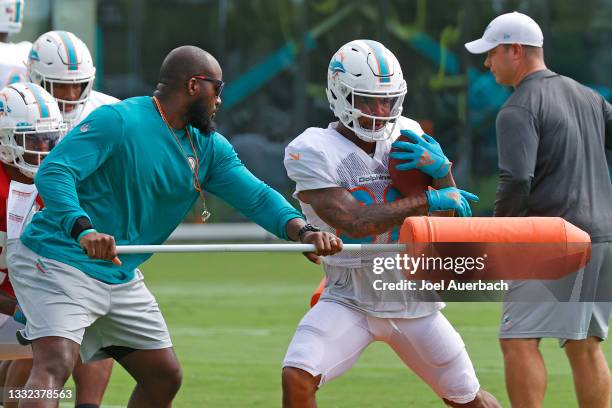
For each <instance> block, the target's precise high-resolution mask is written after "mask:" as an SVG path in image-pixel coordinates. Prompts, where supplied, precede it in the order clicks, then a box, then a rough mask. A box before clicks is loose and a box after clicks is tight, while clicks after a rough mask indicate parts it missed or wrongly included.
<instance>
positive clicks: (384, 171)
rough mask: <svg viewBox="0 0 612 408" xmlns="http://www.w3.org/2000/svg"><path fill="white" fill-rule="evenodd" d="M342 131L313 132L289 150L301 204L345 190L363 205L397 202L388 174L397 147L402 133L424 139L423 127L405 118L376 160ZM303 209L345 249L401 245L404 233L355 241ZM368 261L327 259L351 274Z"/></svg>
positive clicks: (378, 148) (288, 164)
mask: <svg viewBox="0 0 612 408" xmlns="http://www.w3.org/2000/svg"><path fill="white" fill-rule="evenodd" d="M336 125H337V122H333V123H330V124H329V126H328V127H327V128H326V129H322V128H308V129H306V130H305V131H304V132H303V133H302V134H301V135H299V136H298V137H297V138H295V139H294V140H293V141H292V142H291V143H289V145H288V146H287V148H286V149H285V160H284V162H285V168H286V169H287V174H288V175H289V178H290V179H291V180H293V181H294V182H295V193H294V197H295V198H298V197H297V193H299V192H300V191H305V190H315V189H321V188H330V187H341V188H344V189H346V190H348V191H350V192H351V194H352V195H353V196H354V197H355V198H356V199H357V201H359V202H361V203H363V205H373V204H382V203H388V202H392V201H395V200H397V199H398V198H399V197H400V194H399V192H398V191H397V190H396V189H394V188H393V187H391V176H390V175H389V169H388V162H389V151H390V150H391V143H393V141H394V140H395V139H397V137H398V136H399V134H400V129H410V130H412V131H413V132H415V133H416V134H418V135H422V134H423V130H422V129H421V126H420V125H419V124H418V123H417V122H416V121H414V120H412V119H408V118H406V117H400V118H399V119H398V123H397V126H395V130H394V132H393V134H392V136H391V138H389V139H387V140H384V141H379V142H376V150H375V152H374V155H373V157H371V156H370V155H368V154H367V153H366V152H364V151H363V150H362V149H361V148H359V147H358V146H357V145H355V144H354V143H353V142H351V141H350V140H348V139H347V138H345V137H344V136H342V135H341V134H340V133H338V132H337V131H336ZM388 126H391V125H388ZM300 205H301V207H302V212H303V213H304V215H306V219H307V220H308V222H309V223H311V224H313V225H316V226H317V227H319V228H321V230H323V231H329V232H331V233H333V234H336V235H338V236H340V237H341V238H342V240H343V242H344V243H347V244H349V243H376V244H386V243H392V242H396V241H397V239H398V234H399V228H397V229H394V230H392V231H389V232H385V233H384V234H380V235H377V236H371V237H367V238H361V239H359V240H357V239H352V238H350V237H348V236H347V235H346V234H343V232H342V231H338V230H336V229H335V228H333V227H331V226H330V225H328V224H326V223H325V222H324V221H323V220H322V219H321V218H320V217H319V216H318V215H317V214H316V213H315V212H314V210H313V209H312V206H310V205H309V204H306V203H303V202H301V201H300ZM364 255H365V254H364ZM362 261H363V256H360V255H359V254H351V253H342V252H340V253H338V254H336V255H333V256H327V257H324V259H323V262H325V263H326V264H329V265H335V266H344V267H349V268H357V267H360V266H362Z"/></svg>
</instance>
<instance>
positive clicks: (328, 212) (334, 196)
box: [299, 187, 429, 238]
mask: <svg viewBox="0 0 612 408" xmlns="http://www.w3.org/2000/svg"><path fill="white" fill-rule="evenodd" d="M299 198H300V200H302V201H303V202H305V203H307V204H310V205H311V206H312V208H313V209H314V211H315V212H316V213H317V215H318V216H319V217H321V219H322V220H323V221H325V222H326V223H327V224H329V225H331V226H332V227H334V228H337V229H339V230H340V231H342V232H344V233H345V234H347V235H349V236H350V237H353V238H362V237H366V236H368V235H378V234H382V233H385V232H387V231H389V230H391V229H392V228H394V227H396V226H398V225H401V224H402V223H403V222H404V219H405V218H406V217H410V216H413V215H427V211H428V208H429V205H428V202H427V198H426V197H425V194H419V195H418V196H414V197H408V198H401V199H399V200H397V201H393V202H391V203H384V204H373V205H369V206H364V205H362V204H361V203H360V202H359V201H357V200H356V199H355V198H354V197H353V196H352V195H351V193H349V192H348V191H347V190H345V189H343V188H339V187H334V188H323V189H318V190H308V191H302V192H300V193H299Z"/></svg>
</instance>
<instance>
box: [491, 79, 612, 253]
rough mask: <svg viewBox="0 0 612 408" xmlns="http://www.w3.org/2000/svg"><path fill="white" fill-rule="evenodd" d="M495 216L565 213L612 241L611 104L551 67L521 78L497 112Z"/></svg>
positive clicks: (593, 236)
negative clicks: (498, 171)
mask: <svg viewBox="0 0 612 408" xmlns="http://www.w3.org/2000/svg"><path fill="white" fill-rule="evenodd" d="M496 127H497V148H498V155H499V169H500V175H499V185H498V189H497V196H496V200H495V216H498V217H520V216H557V217H563V218H564V219H565V220H567V221H569V222H571V223H572V224H574V225H576V226H577V227H579V228H581V229H583V230H584V231H586V232H588V233H589V235H591V240H592V241H593V242H608V241H612V184H611V183H610V174H609V173H608V167H607V164H606V155H605V147H608V148H610V147H612V106H611V105H610V104H609V103H608V102H606V101H605V99H604V98H603V97H602V96H600V95H599V94H597V93H596V92H594V91H593V90H591V89H590V88H587V87H585V86H583V85H581V84H579V83H578V82H576V81H574V80H573V79H570V78H567V77H564V76H562V75H559V74H556V73H554V72H552V71H550V70H542V71H537V72H534V73H532V74H530V75H528V76H527V77H525V78H524V79H523V81H522V82H521V83H520V84H519V85H518V87H517V88H516V90H515V92H514V93H513V94H512V96H510V98H509V99H508V100H507V101H506V103H505V104H504V106H503V107H502V109H501V110H500V112H499V114H498V115H497V123H496Z"/></svg>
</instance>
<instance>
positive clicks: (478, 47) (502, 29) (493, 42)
mask: <svg viewBox="0 0 612 408" xmlns="http://www.w3.org/2000/svg"><path fill="white" fill-rule="evenodd" d="M499 44H523V45H531V46H534V47H541V46H542V45H543V44H544V35H543V34H542V30H541V29H540V26H539V25H538V23H536V22H535V21H533V19H532V18H531V17H529V16H527V15H525V14H522V13H519V12H516V11H515V12H513V13H507V14H502V15H501V16H498V17H496V18H495V19H493V21H491V22H490V23H489V25H488V26H487V28H486V29H485V32H484V34H483V35H482V38H479V39H478V40H475V41H472V42H469V43H466V44H465V48H467V50H468V51H469V52H471V53H472V54H483V53H485V52H489V51H490V50H492V49H493V48H495V47H497V46H498V45H499Z"/></svg>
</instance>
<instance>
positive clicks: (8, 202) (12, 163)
mask: <svg viewBox="0 0 612 408" xmlns="http://www.w3.org/2000/svg"><path fill="white" fill-rule="evenodd" d="M65 130H66V125H65V124H64V123H63V121H62V116H61V114H60V111H59V108H58V106H57V103H56V102H55V100H54V99H53V97H52V96H51V95H49V94H48V93H47V92H46V91H45V90H44V89H42V88H41V87H39V86H38V85H35V84H32V83H23V82H19V83H14V84H11V85H9V86H7V87H5V88H4V89H2V90H0V162H1V163H0V249H1V251H0V282H1V283H0V312H1V313H2V314H0V322H2V323H1V325H0V358H2V359H5V360H14V361H12V362H11V363H10V365H9V366H8V372H7V376H6V380H5V383H4V387H5V389H9V388H15V387H22V386H23V385H24V384H25V382H26V381H27V379H28V375H29V372H30V369H31V367H32V360H31V359H32V350H31V348H30V346H22V345H20V344H19V343H17V338H16V336H15V333H16V331H17V330H20V329H23V328H24V326H23V324H22V323H25V318H24V317H23V315H22V314H21V312H20V310H19V308H18V307H16V304H17V301H16V299H15V293H14V292H13V288H12V285H11V283H10V280H9V277H8V275H7V274H8V270H7V267H6V241H7V239H17V238H18V237H19V235H20V234H21V231H22V230H23V227H24V225H26V224H27V223H28V222H29V220H30V218H31V217H32V215H33V213H34V212H36V211H38V210H39V209H40V208H41V207H42V202H41V200H40V198H39V197H38V194H37V192H36V187H35V186H34V184H33V182H34V181H33V178H34V175H35V174H36V171H37V169H38V166H39V164H40V162H41V161H42V159H43V158H44V156H46V155H47V154H48V152H49V151H50V150H51V149H52V148H53V147H54V146H55V144H56V143H57V142H58V141H59V140H60V137H61V136H62V134H63V133H64V132H65ZM11 307H12V308H11ZM13 314H14V317H15V320H19V321H20V323H18V322H16V321H14V320H13V319H11V318H10V315H13ZM5 397H6V395H5ZM4 404H5V405H4V406H5V407H11V406H15V407H16V406H17V402H15V401H9V400H5V401H4Z"/></svg>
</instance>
